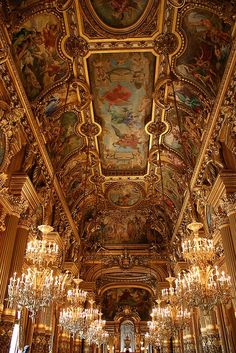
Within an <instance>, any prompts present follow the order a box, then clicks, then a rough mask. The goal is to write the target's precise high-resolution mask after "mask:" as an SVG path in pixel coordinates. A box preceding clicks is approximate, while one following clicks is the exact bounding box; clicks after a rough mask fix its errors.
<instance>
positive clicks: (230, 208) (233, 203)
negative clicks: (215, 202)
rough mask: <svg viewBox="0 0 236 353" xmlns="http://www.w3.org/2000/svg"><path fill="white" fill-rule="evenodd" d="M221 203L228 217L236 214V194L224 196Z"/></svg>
mask: <svg viewBox="0 0 236 353" xmlns="http://www.w3.org/2000/svg"><path fill="white" fill-rule="evenodd" d="M221 202H222V204H223V205H224V209H225V210H226V213H227V215H228V216H229V215H230V214H232V213H236V192H233V193H230V194H226V195H224V196H223V197H222V201H221Z"/></svg>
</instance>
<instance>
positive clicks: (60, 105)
mask: <svg viewBox="0 0 236 353" xmlns="http://www.w3.org/2000/svg"><path fill="white" fill-rule="evenodd" d="M67 91H68V94H67ZM44 101H45V107H44V112H43V114H44V116H45V117H46V118H48V117H50V116H52V115H54V114H57V113H58V112H59V111H60V110H61V109H64V107H65V103H66V104H67V105H69V104H70V105H76V103H78V95H77V92H76V89H73V88H71V86H70V89H69V90H68V87H66V86H62V87H61V88H60V89H58V88H57V89H56V90H55V91H50V94H49V95H47V97H46V98H45V99H44Z"/></svg>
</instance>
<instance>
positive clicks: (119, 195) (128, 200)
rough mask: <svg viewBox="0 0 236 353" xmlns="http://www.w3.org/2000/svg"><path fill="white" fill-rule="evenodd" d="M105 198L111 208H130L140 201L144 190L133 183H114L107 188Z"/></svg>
mask: <svg viewBox="0 0 236 353" xmlns="http://www.w3.org/2000/svg"><path fill="white" fill-rule="evenodd" d="M106 196H107V199H108V201H109V202H110V203H111V204H112V205H113V206H116V207H120V208H130V207H134V206H137V205H138V204H139V203H140V202H141V201H142V199H143V198H144V190H143V188H142V186H140V185H139V184H137V183H134V182H128V183H114V184H112V185H111V186H109V187H108V189H107V191H106Z"/></svg>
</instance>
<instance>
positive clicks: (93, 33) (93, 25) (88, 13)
mask: <svg viewBox="0 0 236 353" xmlns="http://www.w3.org/2000/svg"><path fill="white" fill-rule="evenodd" d="M94 4H95V5H96V1H94ZM159 4H160V1H159V0H146V6H145V7H144V9H143V13H141V14H140V15H139V17H137V19H136V20H135V19H134V20H133V23H131V22H130V24H129V23H128V24H127V25H126V26H125V25H123V24H122V22H123V21H124V19H122V17H121V19H120V20H119V16H118V15H119V14H118V11H116V13H117V19H116V20H117V23H118V25H117V26H116V27H114V26H112V25H111V24H108V22H109V18H110V16H107V17H106V12H107V11H109V3H107V2H106V1H104V4H103V8H102V12H101V14H102V15H103V17H104V19H105V21H108V22H107V23H105V21H104V19H101V14H100V16H99V15H98V13H97V11H100V10H99V8H97V11H96V9H95V7H94V6H93V5H92V1H91V0H80V1H79V5H80V8H81V10H82V16H81V17H82V21H83V34H84V35H85V36H87V37H88V38H90V39H100V38H107V37H108V38H111V39H113V38H114V39H116V38H119V39H125V38H128V37H148V36H152V35H153V34H154V33H155V32H156V31H157V30H158V25H159V24H158V22H157V13H158V11H160V10H159V7H160V6H159ZM130 6H132V5H130ZM104 7H105V8H104ZM119 25H120V26H119Z"/></svg>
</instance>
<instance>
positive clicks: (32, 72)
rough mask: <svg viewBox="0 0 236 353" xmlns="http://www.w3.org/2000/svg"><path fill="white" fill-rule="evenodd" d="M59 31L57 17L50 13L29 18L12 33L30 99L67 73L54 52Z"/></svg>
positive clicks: (15, 53)
mask: <svg viewBox="0 0 236 353" xmlns="http://www.w3.org/2000/svg"><path fill="white" fill-rule="evenodd" d="M61 33H62V28H61V24H60V21H59V19H58V17H56V16H55V15H53V14H49V13H47V14H37V15H35V16H33V17H31V18H30V19H29V20H28V21H26V22H25V23H23V25H22V26H21V27H20V29H19V30H17V31H16V32H15V33H13V37H12V44H13V50H14V55H15V58H16V64H17V66H18V70H19V72H20V74H21V79H22V83H23V86H24V88H25V91H26V94H27V96H28V98H29V99H30V100H34V99H35V98H37V97H38V96H39V95H40V94H41V93H42V91H44V90H45V89H47V88H48V87H49V86H51V85H52V84H54V83H55V82H57V81H59V80H61V79H62V78H63V77H65V76H66V74H67V71H68V65H67V63H66V62H65V61H63V60H62V58H61V57H60V56H59V54H58V51H57V42H58V39H59V36H60V35H61Z"/></svg>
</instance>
